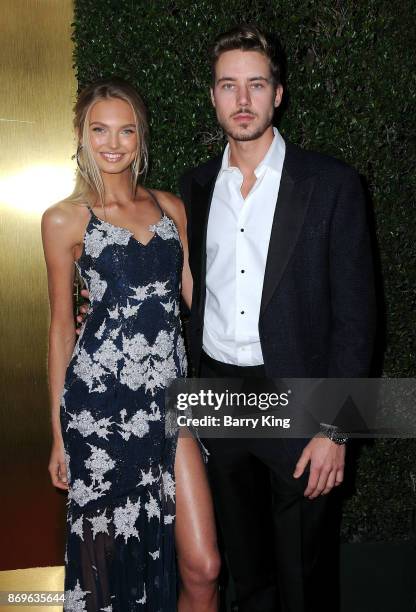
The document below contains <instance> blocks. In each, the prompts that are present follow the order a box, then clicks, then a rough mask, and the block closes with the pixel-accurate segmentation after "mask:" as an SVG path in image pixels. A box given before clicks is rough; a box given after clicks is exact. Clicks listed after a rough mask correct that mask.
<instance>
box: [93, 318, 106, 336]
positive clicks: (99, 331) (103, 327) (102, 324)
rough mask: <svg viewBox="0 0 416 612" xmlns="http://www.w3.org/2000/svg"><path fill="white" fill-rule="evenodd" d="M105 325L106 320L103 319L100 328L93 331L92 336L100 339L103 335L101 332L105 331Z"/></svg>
mask: <svg viewBox="0 0 416 612" xmlns="http://www.w3.org/2000/svg"><path fill="white" fill-rule="evenodd" d="M106 326H107V322H106V321H103V322H102V323H101V325H100V328H99V329H98V330H97V331H96V332H95V334H94V336H95V337H96V338H97V339H98V340H101V338H102V337H103V333H104V332H105V328H106Z"/></svg>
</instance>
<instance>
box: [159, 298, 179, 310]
mask: <svg viewBox="0 0 416 612" xmlns="http://www.w3.org/2000/svg"><path fill="white" fill-rule="evenodd" d="M160 303H161V304H162V306H163V308H164V309H165V310H166V312H172V310H173V309H174V307H175V303H176V302H175V300H169V302H166V303H165V302H160Z"/></svg>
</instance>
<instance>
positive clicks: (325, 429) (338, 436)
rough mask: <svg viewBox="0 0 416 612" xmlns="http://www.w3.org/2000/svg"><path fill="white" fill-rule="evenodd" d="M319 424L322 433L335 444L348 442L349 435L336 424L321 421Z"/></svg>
mask: <svg viewBox="0 0 416 612" xmlns="http://www.w3.org/2000/svg"><path fill="white" fill-rule="evenodd" d="M319 425H320V429H321V433H323V434H324V435H325V436H326V437H327V438H329V439H330V440H332V442H335V444H346V443H347V442H348V436H347V435H346V434H345V433H344V432H343V431H341V429H340V428H339V427H337V426H336V425H329V424H328V423H320V424H319Z"/></svg>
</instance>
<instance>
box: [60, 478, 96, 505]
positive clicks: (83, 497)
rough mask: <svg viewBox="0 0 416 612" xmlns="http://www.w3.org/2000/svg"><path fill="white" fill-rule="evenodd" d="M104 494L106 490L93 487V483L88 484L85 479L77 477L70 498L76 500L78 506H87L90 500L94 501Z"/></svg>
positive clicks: (70, 490) (69, 494) (70, 491)
mask: <svg viewBox="0 0 416 612" xmlns="http://www.w3.org/2000/svg"><path fill="white" fill-rule="evenodd" d="M103 495H104V491H99V490H97V489H94V488H93V485H89V486H88V485H86V484H85V482H84V481H83V480H81V479H80V478H77V479H76V480H75V482H74V484H73V485H72V487H71V488H70V489H69V493H68V500H69V501H71V500H72V501H74V502H75V503H76V504H78V506H81V507H82V506H85V504H88V503H89V502H90V501H94V500H96V499H98V498H99V497H102V496H103Z"/></svg>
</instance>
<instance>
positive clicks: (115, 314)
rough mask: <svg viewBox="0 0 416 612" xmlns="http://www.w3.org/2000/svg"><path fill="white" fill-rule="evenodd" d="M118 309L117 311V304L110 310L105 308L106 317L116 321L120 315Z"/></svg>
mask: <svg viewBox="0 0 416 612" xmlns="http://www.w3.org/2000/svg"><path fill="white" fill-rule="evenodd" d="M118 309H119V306H118V304H116V305H115V306H114V308H113V309H112V310H110V309H109V308H107V312H108V315H109V317H110V319H118V318H119V316H120V313H119V310H118Z"/></svg>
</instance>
